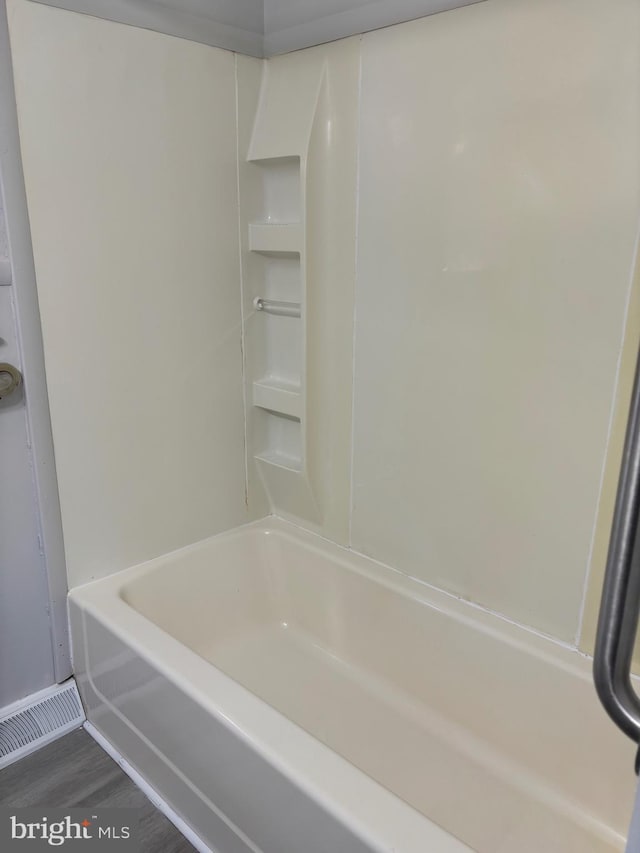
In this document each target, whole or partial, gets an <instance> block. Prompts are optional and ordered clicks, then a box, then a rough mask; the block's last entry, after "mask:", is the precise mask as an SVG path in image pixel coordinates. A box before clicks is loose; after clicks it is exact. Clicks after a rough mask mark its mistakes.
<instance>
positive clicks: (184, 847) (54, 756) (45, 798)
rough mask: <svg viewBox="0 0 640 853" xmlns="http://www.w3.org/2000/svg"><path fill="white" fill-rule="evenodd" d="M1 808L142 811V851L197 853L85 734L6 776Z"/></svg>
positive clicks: (0, 785)
mask: <svg viewBox="0 0 640 853" xmlns="http://www.w3.org/2000/svg"><path fill="white" fill-rule="evenodd" d="M0 805H3V806H12V807H14V808H28V807H30V806H51V807H55V806H61V807H65V808H76V807H79V808H82V807H83V806H97V807H103V808H139V809H141V812H140V839H141V844H140V850H141V851H144V853H190V851H193V850H194V848H193V847H192V845H191V844H189V842H188V841H187V840H186V839H185V838H184V837H183V836H182V835H181V834H180V833H179V832H178V830H177V829H176V828H175V826H174V825H173V824H172V823H171V822H170V821H168V820H167V818H166V817H165V816H164V815H163V814H162V813H161V812H159V811H158V810H157V809H156V808H155V807H154V806H153V805H152V804H151V802H150V801H149V800H148V799H147V798H146V796H145V795H144V794H143V793H142V791H141V790H140V789H139V788H137V787H136V786H135V785H134V784H133V782H132V781H131V779H129V777H128V776H127V775H126V774H125V773H124V772H123V771H122V770H121V769H120V767H119V766H118V765H117V764H116V763H115V761H114V760H113V759H112V758H110V756H108V755H107V753H106V752H105V751H104V750H103V749H101V748H100V747H99V746H98V744H97V743H96V742H95V741H94V740H93V739H92V738H91V737H89V735H88V734H87V733H86V732H85V731H84V730H83V729H79V730H78V731H76V732H71V734H68V735H65V736H64V737H62V738H60V739H59V740H57V741H54V743H51V744H49V745H48V746H45V747H43V748H42V749H40V750H38V752H34V753H32V754H31V755H28V756H27V757H26V758H23V759H21V760H20V761H17V762H16V763H15V764H12V765H10V766H9V767H7V768H5V769H4V770H0Z"/></svg>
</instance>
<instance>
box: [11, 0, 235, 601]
mask: <svg viewBox="0 0 640 853" xmlns="http://www.w3.org/2000/svg"><path fill="white" fill-rule="evenodd" d="M9 20H10V32H11V39H12V51H13V60H14V71H15V78H16V92H17V103H18V117H19V122H20V133H21V140H22V148H23V160H24V170H25V179H26V187H27V196H28V202H29V213H30V218H31V227H32V236H33V245H34V254H35V262H36V272H37V277H38V292H39V299H40V309H41V314H42V325H43V335H44V344H45V356H46V368H47V380H48V386H49V395H50V402H51V416H52V425H53V434H54V443H55V452H56V462H57V468H58V478H59V488H60V498H61V505H62V516H63V527H64V534H65V547H66V554H67V568H68V573H69V581H70V585H71V586H75V585H76V584H79V583H82V582H85V581H88V580H90V579H91V578H94V577H98V576H101V575H105V574H108V573H111V572H113V571H117V570H118V569H122V568H124V567H125V566H129V565H132V564H133V563H136V562H139V561H141V560H145V559H148V558H149V557H152V556H155V555H157V554H161V553H164V552H166V551H169V550H171V549H174V548H176V547H179V546H181V545H184V544H187V543H189V542H193V541H195V540H198V539H200V538H202V537H204V536H207V535H210V534H212V533H214V532H216V531H218V530H220V529H223V528H226V527H231V526H233V525H236V524H238V523H241V522H243V521H244V520H245V519H246V506H245V461H244V413H243V400H242V357H241V340H240V327H241V323H240V295H239V293H240V290H239V288H240V285H239V257H238V225H237V179H236V137H235V58H234V56H233V54H231V53H228V52H225V51H220V50H217V49H215V48H211V47H207V46H203V45H198V44H194V43H192V42H188V41H184V40H180V39H175V38H170V37H167V36H162V35H158V34H156V33H151V32H148V31H145V30H140V29H135V28H132V27H126V26H122V25H119V24H114V23H110V22H105V21H100V20H97V19H94V18H91V17H88V16H85V15H78V14H75V13H72V12H66V11H62V10H59V9H52V8H48V7H46V6H43V5H39V4H34V3H31V2H27V0H10V2H9Z"/></svg>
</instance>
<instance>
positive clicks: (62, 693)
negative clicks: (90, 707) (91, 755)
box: [0, 678, 85, 768]
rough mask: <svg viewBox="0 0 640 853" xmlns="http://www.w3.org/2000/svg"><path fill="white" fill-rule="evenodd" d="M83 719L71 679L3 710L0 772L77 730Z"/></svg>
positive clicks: (0, 731)
mask: <svg viewBox="0 0 640 853" xmlns="http://www.w3.org/2000/svg"><path fill="white" fill-rule="evenodd" d="M84 719H85V717H84V711H83V710H82V704H81V702H80V696H79V695H78V688H77V687H76V683H75V681H74V680H73V678H71V679H69V681H65V683H64V684H60V685H57V684H56V685H55V686H54V687H49V688H47V690H41V691H40V692H39V693H34V694H33V695H32V696H27V698H26V699H24V700H23V701H22V702H16V703H15V704H14V705H10V706H9V707H8V708H4V709H2V716H0V768H2V767H6V766H7V765H8V764H12V763H13V762H14V761H17V760H18V759H19V758H22V757H23V756H24V755H27V754H28V753H30V752H34V751H35V750H36V749H39V748H40V747H41V746H44V745H45V744H46V743H50V742H51V741H52V740H55V739H56V738H59V737H61V736H62V735H64V734H66V733H67V732H70V731H72V730H73V729H77V728H79V727H80V726H81V725H82V724H83V722H84Z"/></svg>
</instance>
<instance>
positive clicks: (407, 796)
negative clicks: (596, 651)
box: [70, 519, 634, 853]
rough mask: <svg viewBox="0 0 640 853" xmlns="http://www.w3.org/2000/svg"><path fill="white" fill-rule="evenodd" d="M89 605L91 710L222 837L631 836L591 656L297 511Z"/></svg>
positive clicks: (257, 846)
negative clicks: (319, 529) (289, 519)
mask: <svg viewBox="0 0 640 853" xmlns="http://www.w3.org/2000/svg"><path fill="white" fill-rule="evenodd" d="M70 612H71V624H72V634H73V647H74V663H75V670H76V676H77V678H78V681H79V686H80V690H81V693H82V696H83V699H84V701H85V704H86V707H87V710H88V717H89V720H90V721H91V722H92V723H93V725H94V726H95V727H96V728H97V729H98V730H99V731H100V732H101V733H102V734H103V735H104V736H105V737H106V738H107V739H108V740H109V741H110V742H111V743H112V744H113V745H114V746H115V747H116V748H117V750H119V751H120V752H121V753H122V754H123V755H124V756H125V758H126V759H127V760H128V761H129V762H130V763H131V764H132V765H134V767H135V768H136V769H137V770H138V771H139V772H140V773H141V774H142V776H144V777H145V778H146V779H147V781H148V782H149V783H150V784H151V785H152V786H153V787H154V788H155V789H156V790H157V791H158V792H159V793H160V794H161V795H162V796H163V797H164V798H165V799H166V800H167V801H168V802H169V803H170V804H171V805H172V806H173V808H174V809H175V810H176V811H177V812H178V814H179V815H180V816H181V817H183V818H184V820H185V821H186V822H187V823H188V824H189V825H190V826H191V827H192V828H193V829H194V831H195V832H196V833H197V834H198V835H199V836H200V837H201V838H202V839H203V840H204V841H205V842H206V843H207V844H208V845H209V846H210V847H211V848H212V849H214V850H217V851H219V853H246V851H249V850H251V851H263V853H364V851H385V853H391V851H394V853H462V851H465V850H469V849H471V850H476V851H478V853H604V852H605V851H608V853H610V851H620V850H623V848H624V834H625V830H626V825H627V822H628V819H629V816H630V810H631V802H632V797H633V787H634V776H633V772H632V763H633V748H632V745H631V742H627V741H626V739H625V738H624V737H623V736H622V735H619V734H618V733H617V731H616V729H615V728H614V726H613V725H611V724H610V723H609V721H608V720H607V719H606V717H605V715H604V712H603V711H601V709H600V707H599V705H598V703H597V700H596V697H595V693H594V690H593V688H592V686H591V676H590V662H589V661H588V660H586V659H585V658H583V657H582V656H580V655H578V654H577V653H575V652H573V651H571V650H569V649H566V648H564V647H562V646H559V645H558V644H555V643H553V642H551V641H548V640H545V639H543V638H540V637H538V636H535V635H534V634H532V633H529V632H526V631H524V630H522V629H520V628H518V627H516V626H513V625H511V624H508V623H506V622H505V621H503V620H500V619H498V618H497V617H494V616H491V615H490V614H486V613H484V612H482V611H480V610H478V609H474V608H473V607H471V606H469V605H468V604H465V603H462V602H459V601H457V600H455V599H452V598H451V597H449V596H445V595H442V594H441V593H437V592H435V591H433V590H431V589H429V588H428V587H426V586H425V585H424V584H421V583H418V582H416V581H412V580H410V579H408V578H406V577H404V576H403V575H401V574H399V573H398V572H395V571H393V570H392V569H389V568H388V567H385V566H381V565H380V564H378V563H375V562H373V561H371V560H368V559H366V558H364V557H360V556H357V555H354V554H353V553H351V552H349V551H347V550H345V549H342V548H339V547H337V546H335V545H332V544H331V543H328V542H326V541H325V540H323V539H320V538H319V537H316V536H313V535H312V534H308V533H305V532H302V531H300V530H298V529H297V528H295V527H293V526H291V525H288V524H286V523H284V522H280V521H278V520H276V519H266V520H265V521H262V522H259V523H256V524H253V525H248V526H246V527H243V528H240V529H237V530H234V531H231V532H229V533H225V534H223V535H220V536H216V537H213V538H212V539H209V540H207V541H204V542H201V543H198V544H196V545H193V546H191V547H189V548H185V549H183V550H181V551H178V552H176V553H173V554H169V555H167V556H164V557H161V558H159V559H157V560H153V561H152V562H149V563H146V564H144V565H141V566H137V567H135V568H132V569H128V570H127V571H125V572H121V573H119V574H117V575H114V576H112V577H110V578H107V579H105V580H100V581H96V582H94V583H91V584H89V585H87V586H84V587H79V588H77V589H75V590H73V591H72V592H71V594H70Z"/></svg>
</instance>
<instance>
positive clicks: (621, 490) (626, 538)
mask: <svg viewBox="0 0 640 853" xmlns="http://www.w3.org/2000/svg"><path fill="white" fill-rule="evenodd" d="M639 523H640V353H639V354H638V362H637V364H636V375H635V381H634V386H633V395H632V398H631V411H630V414H629V422H628V424H627V434H626V438H625V446H624V453H623V456H622V466H621V471H620V480H619V482H618V494H617V497H616V507H615V512H614V517H613V525H612V529H611V539H610V542H609V554H608V557H607V568H606V573H605V579H604V587H603V590H602V601H601V604H600V615H599V617H598V632H597V636H596V648H595V654H594V661H593V677H594V681H595V685H596V690H597V692H598V696H599V697H600V701H601V702H602V704H603V705H604V707H605V709H606V711H607V713H608V714H609V716H610V717H611V719H612V720H613V721H614V723H616V725H617V726H619V728H621V729H622V731H623V732H624V733H625V734H626V735H628V736H629V737H630V738H632V740H634V741H636V742H637V743H638V742H640V699H639V698H638V695H637V694H636V692H635V690H634V689H633V686H632V684H631V661H632V657H633V648H634V644H635V639H636V634H637V631H638V619H639V618H640V547H638V545H639V540H640V537H638V525H639Z"/></svg>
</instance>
